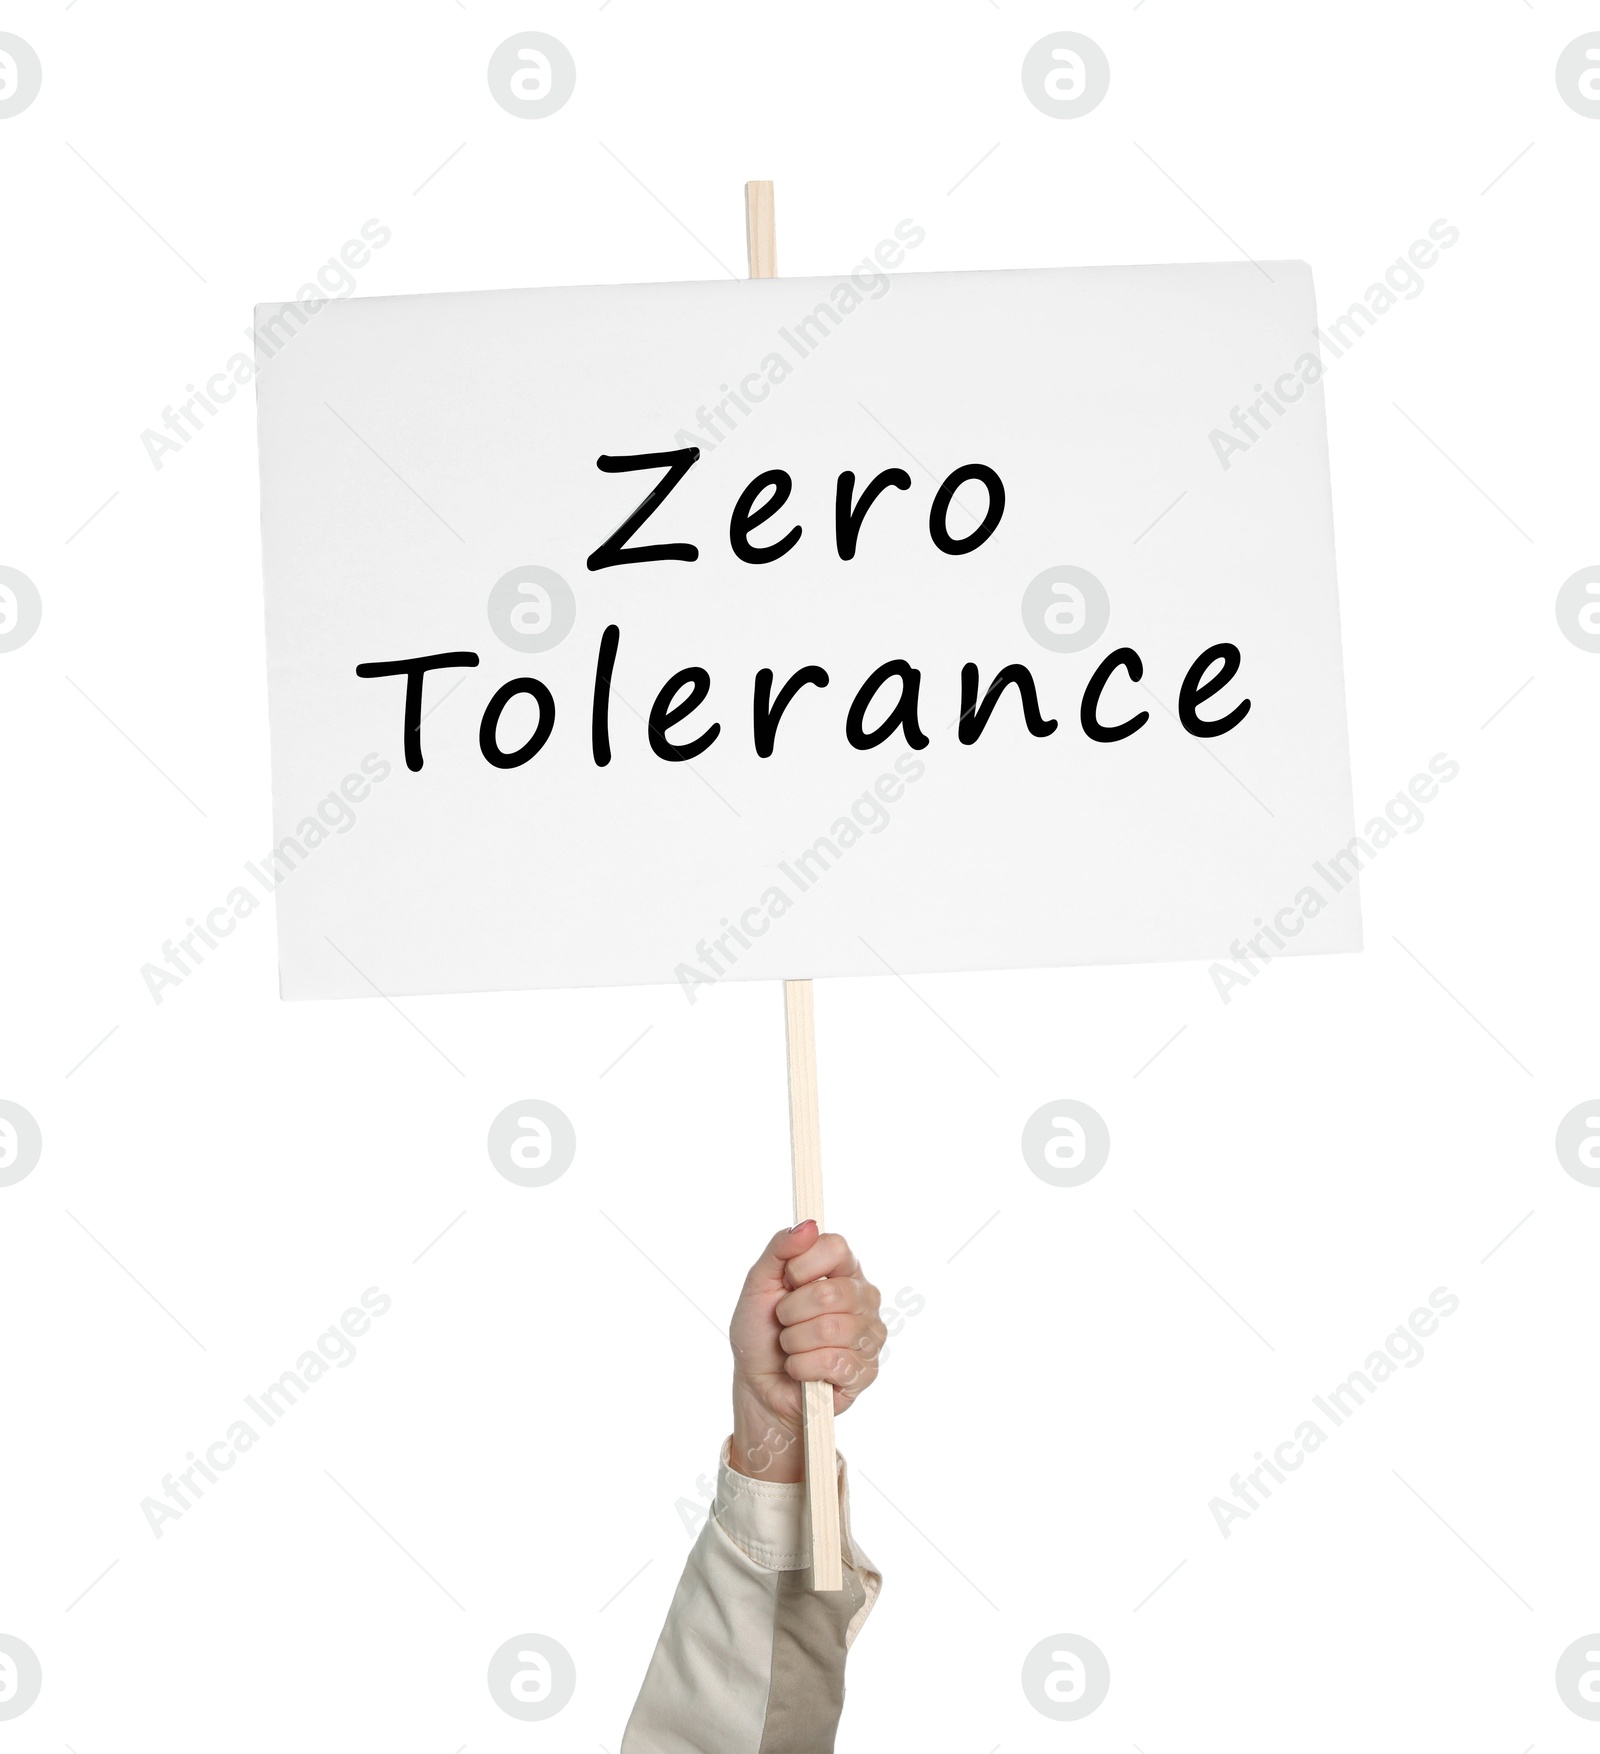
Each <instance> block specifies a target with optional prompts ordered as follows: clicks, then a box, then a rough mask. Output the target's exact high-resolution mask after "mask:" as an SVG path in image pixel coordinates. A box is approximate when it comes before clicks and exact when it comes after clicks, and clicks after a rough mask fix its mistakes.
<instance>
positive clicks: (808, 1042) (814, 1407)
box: [783, 981, 844, 1590]
mask: <svg viewBox="0 0 1600 1754" xmlns="http://www.w3.org/2000/svg"><path fill="white" fill-rule="evenodd" d="M783 1010H784V1023H785V1038H786V1040H787V1043H788V1049H789V1141H790V1148H791V1151H792V1154H793V1158H794V1221H795V1223H796V1224H803V1223H804V1222H805V1221H806V1219H808V1218H815V1219H816V1221H817V1229H818V1230H821V1229H822V1138H821V1132H820V1128H819V1124H818V1117H817V1032H816V1025H815V1022H814V1020H813V1013H812V1009H811V982H810V981H785V982H784V983H783ZM803 1388H804V1396H805V1402H804V1404H805V1433H806V1510H807V1512H808V1514H809V1516H810V1520H811V1587H812V1589H814V1590H842V1589H843V1588H844V1560H843V1555H842V1543H841V1536H840V1529H839V1462H838V1457H837V1455H836V1453H835V1451H834V1447H833V1384H832V1383H826V1382H808V1383H806V1384H804V1385H803Z"/></svg>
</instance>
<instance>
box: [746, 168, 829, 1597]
mask: <svg viewBox="0 0 1600 1754" xmlns="http://www.w3.org/2000/svg"><path fill="white" fill-rule="evenodd" d="M744 221H745V237H746V244H747V246H748V249H749V255H750V278H751V279H752V280H771V279H772V278H773V277H774V276H775V275H776V274H777V272H778V226H777V219H776V217H775V215H774V212H773V205H772V184H771V183H746V184H745V186H744ZM783 1008H784V1023H785V1037H786V1040H787V1042H788V1049H789V1140H790V1148H791V1151H792V1154H793V1158H794V1221H795V1223H796V1224H803V1223H804V1222H805V1221H806V1219H808V1218H815V1219H816V1221H817V1229H818V1230H819V1231H820V1230H821V1229H822V1139H821V1133H820V1129H819V1125H818V1119H817V1032H816V1026H815V1024H814V1022H813V1020H812V1009H811V982H810V981H785V982H784V983H783ZM804 1404H805V1431H806V1511H807V1514H808V1516H809V1518H810V1522H811V1587H812V1589H814V1590H842V1589H843V1588H844V1561H843V1557H842V1553H841V1544H840V1532H839V1485H838V1476H839V1463H838V1458H837V1457H836V1455H835V1453H834V1447H833V1385H832V1383H825V1382H808V1383H806V1384H805V1385H804Z"/></svg>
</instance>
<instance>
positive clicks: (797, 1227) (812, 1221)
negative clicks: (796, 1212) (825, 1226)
mask: <svg viewBox="0 0 1600 1754" xmlns="http://www.w3.org/2000/svg"><path fill="white" fill-rule="evenodd" d="M815 1223H816V1219H815V1218H802V1219H801V1220H800V1222H799V1223H798V1224H791V1225H790V1226H789V1234H790V1236H793V1235H794V1233H795V1232H796V1231H797V1230H804V1229H805V1227H806V1226H807V1225H808V1224H815Z"/></svg>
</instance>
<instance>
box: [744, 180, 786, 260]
mask: <svg viewBox="0 0 1600 1754" xmlns="http://www.w3.org/2000/svg"><path fill="white" fill-rule="evenodd" d="M744 230H745V245H746V248H747V249H748V251H749V255H750V278H751V279H752V280H772V279H774V278H775V277H776V275H777V272H778V222H777V219H776V217H775V215H774V213H773V207H772V184H771V183H746V184H745V186H744Z"/></svg>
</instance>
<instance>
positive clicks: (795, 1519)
mask: <svg viewBox="0 0 1600 1754" xmlns="http://www.w3.org/2000/svg"><path fill="white" fill-rule="evenodd" d="M805 1502H806V1495H805V1487H804V1486H787V1485H780V1484H777V1483H775V1482H772V1481H766V1480H752V1479H750V1478H749V1477H748V1476H747V1475H744V1474H739V1473H736V1472H735V1471H734V1470H733V1469H732V1468H730V1467H729V1466H728V1461H727V1448H726V1446H724V1448H723V1459H722V1466H721V1468H720V1469H719V1471H718V1475H717V1498H716V1504H715V1505H714V1507H713V1509H712V1513H711V1515H710V1516H709V1517H707V1518H706V1522H705V1526H704V1527H703V1528H702V1529H701V1531H700V1535H699V1538H698V1539H697V1540H696V1542H695V1544H694V1547H693V1549H692V1550H691V1551H690V1554H689V1560H688V1563H687V1564H686V1565H685V1566H684V1568H683V1576H682V1578H680V1579H679V1582H678V1589H677V1593H676V1594H675V1595H674V1596H673V1598H672V1606H671V1608H670V1609H669V1610H668V1613H667V1623H666V1625H665V1626H663V1627H662V1629H661V1637H660V1639H659V1641H658V1642H657V1644H656V1649H655V1655H654V1656H653V1657H652V1658H651V1659H650V1667H649V1669H648V1671H647V1672H646V1674H645V1678H644V1686H643V1687H642V1688H641V1689H640V1691H639V1698H638V1700H637V1702H636V1703H635V1705H634V1708H633V1716H632V1717H631V1718H629V1720H628V1728H627V1730H626V1732H625V1733H624V1735H623V1738H622V1754H830V1750H831V1749H832V1748H833V1739H834V1734H835V1732H836V1730H837V1729H838V1725H839V1713H840V1710H841V1708H842V1707H843V1705H844V1663H845V1653H846V1652H847V1651H848V1650H849V1648H850V1646H851V1645H852V1644H853V1643H854V1641H855V1636H856V1634H857V1633H858V1632H859V1631H860V1630H861V1625H862V1622H863V1621H864V1620H865V1619H866V1617H867V1615H868V1614H869V1613H870V1612H871V1610H872V1605H873V1603H874V1602H875V1601H876V1600H877V1599H878V1590H879V1587H880V1585H881V1583H882V1578H881V1577H880V1575H879V1573H878V1571H877V1570H876V1568H875V1567H874V1566H873V1564H872V1561H871V1560H870V1559H868V1558H867V1556H866V1555H865V1554H864V1553H863V1552H862V1551H861V1549H860V1548H859V1547H857V1546H856V1544H855V1542H854V1540H853V1538H852V1536H851V1533H850V1502H849V1491H848V1486H847V1481H846V1476H845V1469H844V1463H843V1461H842V1460H841V1462H840V1464H839V1512H840V1524H841V1527H842V1529H843V1542H844V1588H843V1589H842V1590H839V1591H829V1592H826V1593H818V1592H816V1591H813V1590H812V1588H811V1574H810V1562H809V1556H808V1554H807V1553H806V1551H805V1549H806V1546H807V1528H806V1514H805Z"/></svg>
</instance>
